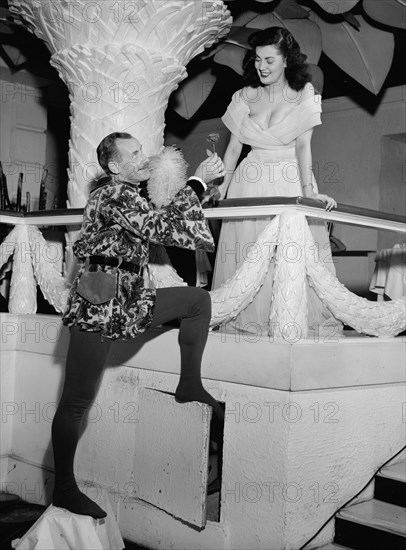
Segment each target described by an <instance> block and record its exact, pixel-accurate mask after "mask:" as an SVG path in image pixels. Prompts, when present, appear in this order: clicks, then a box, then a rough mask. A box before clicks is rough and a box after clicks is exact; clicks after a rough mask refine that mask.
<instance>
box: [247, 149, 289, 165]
mask: <svg viewBox="0 0 406 550" xmlns="http://www.w3.org/2000/svg"><path fill="white" fill-rule="evenodd" d="M247 158H250V160H255V161H257V162H258V161H259V162H292V161H295V162H296V160H297V159H296V148H295V146H290V147H283V146H281V147H275V148H274V149H261V148H259V147H252V148H251V151H250V152H249V153H248V155H247Z"/></svg>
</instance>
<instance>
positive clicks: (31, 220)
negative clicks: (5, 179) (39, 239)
mask: <svg viewBox="0 0 406 550" xmlns="http://www.w3.org/2000/svg"><path fill="white" fill-rule="evenodd" d="M284 212H297V213H298V214H304V215H305V216H308V217H310V218H318V219H323V220H326V221H336V222H339V223H343V224H346V225H357V226H362V227H370V228H374V229H383V230H386V231H394V232H397V233H406V217H405V216H399V215H396V214H390V213H387V212H380V211H378V210H370V209H368V208H361V207H358V206H351V205H348V204H341V203H340V204H338V206H337V208H335V209H334V210H332V211H331V212H327V211H326V210H325V209H324V204H323V203H321V201H318V200H314V199H306V198H304V197H262V198H257V197H252V198H251V197H247V198H244V199H225V200H223V201H220V202H219V206H218V207H216V208H205V209H204V215H205V217H206V218H207V219H231V218H233V219H238V218H257V217H258V218H259V217H266V216H274V215H277V214H282V213H284ZM82 219H83V208H72V209H68V208H65V209H56V210H38V211H32V212H13V211H9V210H2V211H0V223H3V224H8V225H37V226H47V225H52V226H58V225H80V224H81V223H82Z"/></svg>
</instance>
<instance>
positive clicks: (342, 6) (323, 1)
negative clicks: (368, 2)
mask: <svg viewBox="0 0 406 550" xmlns="http://www.w3.org/2000/svg"><path fill="white" fill-rule="evenodd" d="M313 1H314V2H316V4H318V5H319V6H320V7H321V8H322V9H323V10H324V11H325V12H327V13H331V14H332V15H335V14H339V13H345V12H346V11H350V10H352V8H353V7H354V6H356V5H357V4H358V2H359V0H335V2H333V1H332V0H313ZM373 1H375V2H376V0H373ZM378 3H379V2H378Z"/></svg>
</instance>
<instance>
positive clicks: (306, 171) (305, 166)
mask: <svg viewBox="0 0 406 550" xmlns="http://www.w3.org/2000/svg"><path fill="white" fill-rule="evenodd" d="M312 135H313V129H311V130H307V132H304V133H303V134H302V135H300V136H299V137H298V138H297V140H296V156H297V160H298V165H299V177H300V183H301V185H302V192H303V196H304V197H306V198H308V199H318V200H321V201H323V202H324V203H325V204H326V210H331V209H332V208H335V207H336V206H337V203H336V201H335V200H334V199H333V198H332V197H329V196H327V195H323V194H321V193H317V192H316V191H315V190H314V186H313V182H314V181H315V180H314V175H313V170H312V164H313V160H312V149H311V141H312Z"/></svg>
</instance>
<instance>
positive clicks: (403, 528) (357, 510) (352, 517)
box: [337, 498, 406, 537]
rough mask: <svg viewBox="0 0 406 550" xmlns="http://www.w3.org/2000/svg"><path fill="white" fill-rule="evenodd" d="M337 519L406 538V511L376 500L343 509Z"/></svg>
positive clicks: (400, 507)
mask: <svg viewBox="0 0 406 550" xmlns="http://www.w3.org/2000/svg"><path fill="white" fill-rule="evenodd" d="M337 517H339V518H342V519H346V520H347V521H353V522H355V523H361V524H362V525H366V526H367V527H372V528H373V529H381V530H383V531H387V532H388V533H393V534H395V535H401V536H402V537H406V510H405V509H404V508H403V507H402V506H395V505H394V504H388V503H387V502H382V501H380V500H376V499H375V498H373V499H372V500H367V501H366V502H360V503H359V504H354V505H353V506H348V507H347V508H343V509H342V510H341V511H340V512H339V513H338V514H337Z"/></svg>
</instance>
